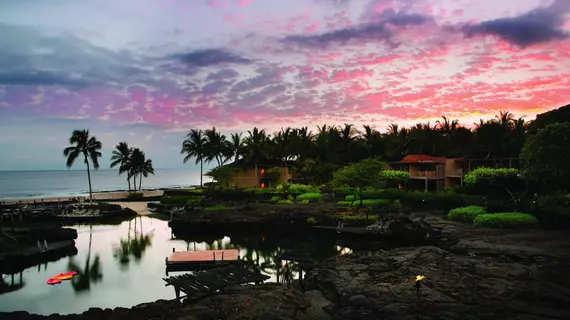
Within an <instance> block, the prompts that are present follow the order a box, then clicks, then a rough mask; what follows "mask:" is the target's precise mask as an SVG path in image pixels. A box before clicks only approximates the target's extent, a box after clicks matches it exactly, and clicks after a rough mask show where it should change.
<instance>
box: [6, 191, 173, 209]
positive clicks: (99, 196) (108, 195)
mask: <svg viewBox="0 0 570 320" xmlns="http://www.w3.org/2000/svg"><path fill="white" fill-rule="evenodd" d="M143 193H144V197H145V198H146V197H158V196H162V195H163V194H164V190H144V191H143ZM128 195H129V192H128V191H119V192H96V193H93V199H94V200H109V201H113V200H114V199H116V200H121V199H126V198H127V197H128ZM70 198H72V197H53V198H43V199H38V198H36V199H12V200H6V201H4V202H5V203H7V204H12V203H18V202H21V203H34V201H35V202H36V203H38V202H42V201H43V202H59V201H69V199H70ZM85 200H86V201H89V196H86V197H85ZM141 202H143V201H141ZM145 203H146V202H145ZM133 210H134V209H133ZM135 211H136V210H135Z"/></svg>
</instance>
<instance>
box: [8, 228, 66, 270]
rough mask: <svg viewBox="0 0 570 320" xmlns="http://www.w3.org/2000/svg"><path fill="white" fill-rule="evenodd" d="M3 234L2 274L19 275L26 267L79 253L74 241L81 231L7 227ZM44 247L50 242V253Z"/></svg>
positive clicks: (48, 249)
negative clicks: (17, 273) (39, 246)
mask: <svg viewBox="0 0 570 320" xmlns="http://www.w3.org/2000/svg"><path fill="white" fill-rule="evenodd" d="M0 231H1V235H0V272H1V273H16V272H19V271H21V270H23V269H25V268H28V267H31V266H34V265H37V264H40V263H43V262H48V261H56V260H59V259H60V258H62V257H66V256H71V255H75V254H77V248H76V247H75V242H74V241H73V240H75V239H77V230H75V229H70V228H62V227H61V226H59V225H39V224H36V225H28V226H17V227H4V228H2V229H1V230H0ZM38 242H39V243H40V245H41V246H42V247H43V246H44V243H46V242H47V244H48V248H47V250H43V252H42V251H41V250H40V249H39V248H38Z"/></svg>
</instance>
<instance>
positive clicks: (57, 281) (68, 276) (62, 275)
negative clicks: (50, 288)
mask: <svg viewBox="0 0 570 320" xmlns="http://www.w3.org/2000/svg"><path fill="white" fill-rule="evenodd" d="M76 274H77V271H70V272H64V273H60V274H58V275H57V276H55V277H51V278H49V279H48V281H47V282H46V283H47V284H49V285H55V284H60V283H61V282H62V281H63V280H70V279H71V278H73V276H74V275H76Z"/></svg>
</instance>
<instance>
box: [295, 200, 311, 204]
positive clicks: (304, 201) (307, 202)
mask: <svg viewBox="0 0 570 320" xmlns="http://www.w3.org/2000/svg"><path fill="white" fill-rule="evenodd" d="M297 203H300V204H309V203H311V202H310V201H309V200H307V199H305V200H301V201H298V202H297Z"/></svg>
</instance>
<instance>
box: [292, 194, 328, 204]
mask: <svg viewBox="0 0 570 320" xmlns="http://www.w3.org/2000/svg"><path fill="white" fill-rule="evenodd" d="M322 199H323V195H322V194H321V193H317V192H310V193H303V194H300V195H298V196H297V198H296V200H297V201H303V200H307V201H309V202H315V201H319V200H322Z"/></svg>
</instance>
